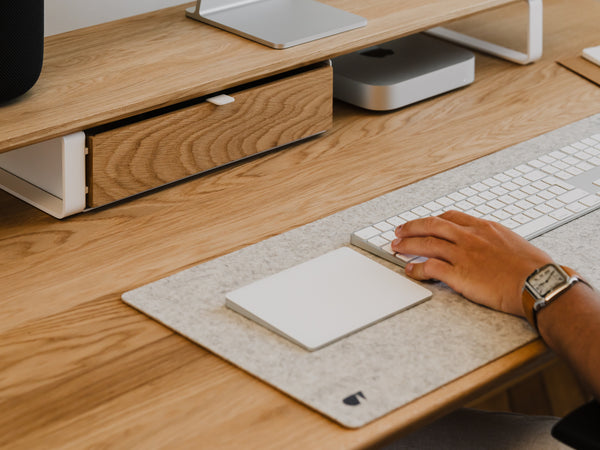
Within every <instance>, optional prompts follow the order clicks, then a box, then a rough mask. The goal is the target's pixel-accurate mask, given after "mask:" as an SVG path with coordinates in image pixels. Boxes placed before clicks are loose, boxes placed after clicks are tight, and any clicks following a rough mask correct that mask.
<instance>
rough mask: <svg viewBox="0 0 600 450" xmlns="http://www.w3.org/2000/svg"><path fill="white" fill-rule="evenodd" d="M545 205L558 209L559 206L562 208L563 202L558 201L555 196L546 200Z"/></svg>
mask: <svg viewBox="0 0 600 450" xmlns="http://www.w3.org/2000/svg"><path fill="white" fill-rule="evenodd" d="M546 205H548V206H549V207H550V208H552V209H559V208H562V207H563V206H565V204H564V203H563V202H559V201H558V200H556V199H555V198H553V199H552V200H548V201H547V202H546Z"/></svg>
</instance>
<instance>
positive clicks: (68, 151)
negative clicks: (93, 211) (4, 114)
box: [0, 131, 86, 219]
mask: <svg viewBox="0 0 600 450" xmlns="http://www.w3.org/2000/svg"><path fill="white" fill-rule="evenodd" d="M85 152H86V148H85V133H84V132H83V131H78V132H75V133H73V134H69V135H67V136H61V137H58V138H54V139H50V140H48V141H44V142H40V143H38V144H33V145H29V146H27V147H22V148H19V149H16V150H13V151H10V152H6V153H2V154H0V189H4V190H5V191H7V192H9V193H11V194H12V195H14V196H15V197H18V198H20V199H21V200H24V201H26V202H28V203H30V204H32V205H33V206H35V207H36V208H39V209H41V210H42V211H44V212H46V213H48V214H50V215H52V216H54V217H56V218H58V219H62V218H64V217H66V216H69V215H71V214H76V213H78V212H81V211H83V210H84V209H85V195H86V184H85Z"/></svg>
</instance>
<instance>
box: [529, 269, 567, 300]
mask: <svg viewBox="0 0 600 450" xmlns="http://www.w3.org/2000/svg"><path fill="white" fill-rule="evenodd" d="M566 281H567V278H566V277H565V275H564V274H563V273H562V272H560V271H559V270H558V269H557V268H556V267H555V266H553V265H547V266H544V267H542V268H541V269H540V271H539V272H538V273H536V274H534V275H532V276H531V277H529V280H528V282H529V284H530V285H531V287H533V288H534V289H535V290H536V291H537V292H538V294H540V296H542V297H545V296H546V295H547V294H548V293H549V292H552V290H554V289H555V288H556V287H558V286H560V285H562V284H564V283H565V282H566Z"/></svg>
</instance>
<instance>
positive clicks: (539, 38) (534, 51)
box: [427, 0, 544, 64]
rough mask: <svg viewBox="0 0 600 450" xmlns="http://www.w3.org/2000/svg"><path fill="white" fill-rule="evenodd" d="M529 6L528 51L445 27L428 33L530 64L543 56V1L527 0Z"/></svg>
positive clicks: (520, 62)
mask: <svg viewBox="0 0 600 450" xmlns="http://www.w3.org/2000/svg"><path fill="white" fill-rule="evenodd" d="M525 1H526V2H527V6H528V13H529V21H528V27H527V53H523V52H519V51H517V50H513V49H510V48H507V47H503V46H501V45H498V44H494V43H492V42H488V41H484V40H482V39H477V38H474V37H472V36H468V35H466V34H463V33H459V32H457V31H454V30H450V29H448V28H444V27H435V28H431V29H429V30H427V33H428V34H431V35H432V36H437V37H439V38H442V39H446V40H448V41H450V42H455V43H457V44H460V45H464V46H465V47H469V48H472V49H474V50H479V51H482V52H485V53H488V54H490V55H494V56H498V57H500V58H503V59H506V60H508V61H512V62H514V63H517V64H529V63H531V62H534V61H537V60H538V59H540V58H541V56H542V48H543V42H544V33H543V21H544V17H543V2H542V0H525Z"/></svg>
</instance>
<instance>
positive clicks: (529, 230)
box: [513, 216, 557, 237]
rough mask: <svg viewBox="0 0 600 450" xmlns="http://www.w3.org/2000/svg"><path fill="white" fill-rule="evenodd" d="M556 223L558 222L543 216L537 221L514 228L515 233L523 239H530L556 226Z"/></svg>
mask: <svg viewBox="0 0 600 450" xmlns="http://www.w3.org/2000/svg"><path fill="white" fill-rule="evenodd" d="M556 222H557V220H556V219H554V218H552V217H550V216H541V217H539V218H537V219H533V220H532V221H530V222H527V223H526V224H523V225H520V226H518V227H516V228H514V229H513V231H514V232H515V233H517V234H519V235H521V236H522V237H528V236H531V235H533V234H535V233H538V232H540V231H541V230H543V229H544V228H547V227H549V226H551V225H553V224H555V223H556Z"/></svg>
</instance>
